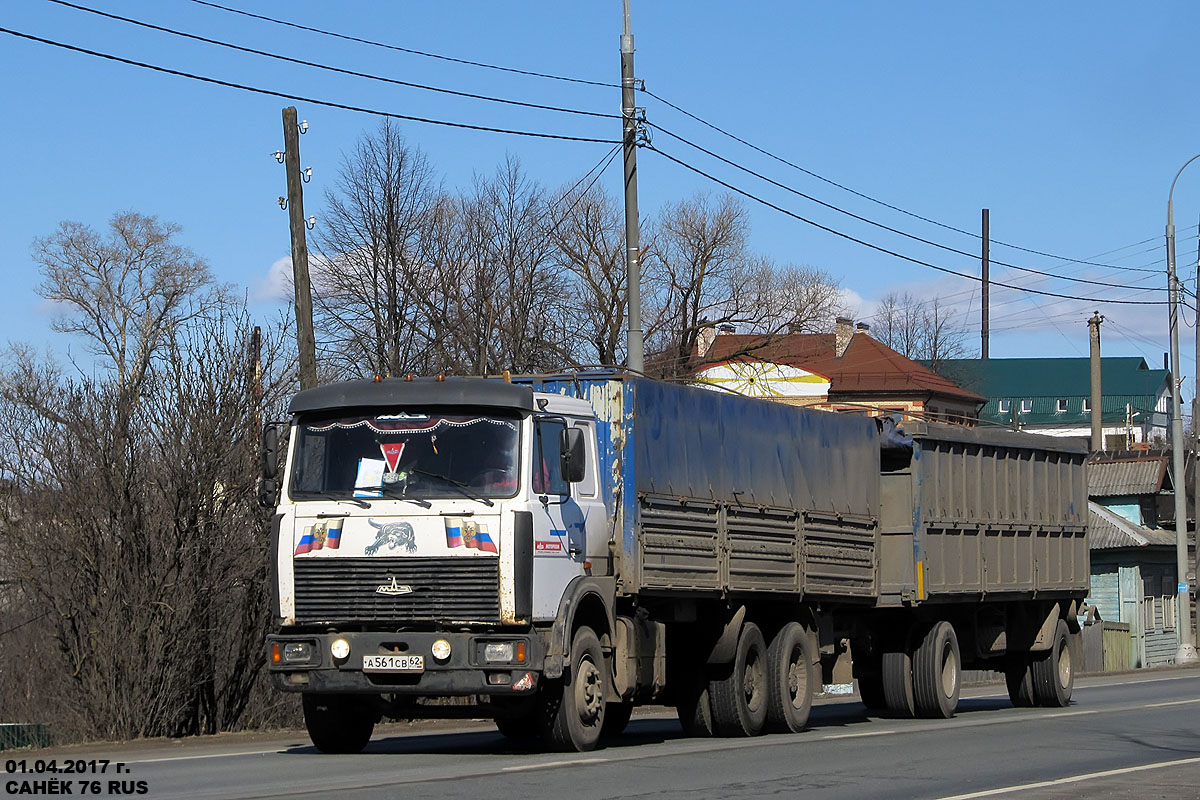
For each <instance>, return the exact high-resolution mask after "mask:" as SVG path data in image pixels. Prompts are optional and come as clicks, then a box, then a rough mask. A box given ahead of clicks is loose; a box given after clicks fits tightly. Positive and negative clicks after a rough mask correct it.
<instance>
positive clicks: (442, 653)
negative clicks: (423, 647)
mask: <svg viewBox="0 0 1200 800" xmlns="http://www.w3.org/2000/svg"><path fill="white" fill-rule="evenodd" d="M430 649H431V651H432V652H433V657H434V658H436V659H437V660H438V661H445V660H446V659H447V658H449V657H450V643H449V642H447V641H446V640H445V639H438V640H437V641H436V642H434V643H433V647H432V648H430Z"/></svg>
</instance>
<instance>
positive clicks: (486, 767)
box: [4, 670, 1200, 800]
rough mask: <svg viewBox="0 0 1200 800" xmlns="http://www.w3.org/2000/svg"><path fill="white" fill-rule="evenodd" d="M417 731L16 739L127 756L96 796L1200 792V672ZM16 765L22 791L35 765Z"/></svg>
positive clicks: (861, 799)
mask: <svg viewBox="0 0 1200 800" xmlns="http://www.w3.org/2000/svg"><path fill="white" fill-rule="evenodd" d="M415 731H416V732H405V731H403V730H402V729H401V728H399V727H398V726H389V727H387V728H384V729H381V730H380V731H379V732H377V734H376V736H375V738H374V739H373V740H372V742H371V743H370V745H369V746H368V748H367V750H366V752H364V753H362V754H360V755H353V756H327V755H322V754H320V753H317V752H316V751H315V750H313V749H312V747H311V746H310V745H309V744H308V741H307V738H306V737H305V736H304V735H303V734H293V735H291V736H287V735H283V736H279V737H270V738H266V739H263V738H258V739H254V740H244V739H238V738H236V737H235V738H233V739H229V740H227V741H221V740H220V739H217V740H211V739H210V740H207V741H199V742H188V743H185V744H183V745H179V744H157V745H156V744H152V743H151V744H131V745H124V746H119V747H113V748H109V749H104V750H100V749H94V748H87V749H74V748H72V749H71V750H69V751H58V752H56V751H43V752H37V753H22V754H19V755H21V756H24V757H25V758H27V759H33V758H50V757H54V756H58V757H59V758H60V759H61V758H63V757H64V756H69V757H70V758H92V757H100V758H109V759H112V760H113V761H122V762H124V763H125V764H126V767H125V769H126V770H127V772H126V773H123V774H121V775H114V774H112V773H111V770H110V774H108V775H101V776H91V778H92V779H98V780H100V781H101V784H100V785H99V787H93V788H99V789H100V795H99V796H116V793H115V792H113V793H110V792H109V789H110V788H113V789H118V788H121V789H126V790H134V789H135V788H136V787H135V784H133V783H130V782H131V781H144V782H145V783H144V784H143V786H144V788H145V790H146V792H145V793H144V794H143V795H142V796H145V797H171V798H243V797H246V798H249V797H274V798H278V797H313V798H317V797H331V796H335V797H337V798H339V800H342V799H343V798H405V799H406V800H415V799H416V798H419V799H420V800H436V799H437V798H475V799H479V800H483V799H485V798H486V799H487V800H491V799H492V798H511V797H522V798H524V797H559V798H564V800H588V799H589V798H654V800H672V798H684V797H687V798H692V797H712V798H725V797H737V798H768V797H791V796H796V795H799V794H801V793H803V796H804V797H805V798H854V800H869V798H941V799H942V800H950V798H953V799H954V800H967V799H968V798H976V797H979V798H983V797H1002V798H1018V797H1019V798H1022V800H1024V799H1025V798H1047V799H1049V798H1054V800H1060V799H1065V798H1078V797H1085V798H1106V799H1107V798H1138V800H1141V799H1142V798H1159V797H1161V798H1172V799H1173V800H1190V799H1191V798H1200V670H1169V671H1163V672H1155V673H1145V674H1135V675H1124V676H1119V677H1108V678H1090V679H1083V680H1079V681H1077V682H1076V686H1075V698H1074V702H1073V703H1072V705H1071V706H1070V707H1069V708H1065V709H1055V710H1048V709H1015V708H1012V707H1011V705H1010V704H1009V702H1008V698H1007V696H1006V695H1005V694H1004V693H1003V687H983V688H981V689H977V690H974V691H967V692H964V699H963V700H962V701H961V703H960V705H959V711H958V714H957V716H956V717H955V718H954V719H951V720H939V721H931V720H908V719H889V718H887V717H879V716H868V715H867V714H866V712H865V710H864V709H863V706H862V705H861V704H859V703H858V702H857V699H856V698H853V697H847V698H839V699H835V700H831V701H826V702H821V703H819V704H818V705H817V706H816V707H815V708H814V710H813V716H812V722H811V727H810V729H809V730H808V731H806V732H804V733H801V734H795V735H775V736H764V737H759V738H755V739H685V738H682V736H681V733H680V730H679V726H678V724H677V723H676V722H675V720H674V718H673V717H667V716H665V715H662V714H657V715H651V716H640V717H639V716H635V717H634V720H633V721H632V722H631V723H630V726H629V729H628V730H627V731H626V733H625V735H623V736H621V737H619V738H616V739H613V740H611V741H609V742H607V744H606V745H605V746H604V747H603V749H600V750H597V751H596V752H593V753H584V754H543V753H538V752H536V750H534V749H533V748H524V747H518V746H514V745H513V743H512V742H510V741H509V740H507V739H504V738H503V737H501V736H500V735H499V734H497V733H495V732H494V730H493V729H492V728H491V726H490V725H481V724H474V725H472V724H469V723H468V724H464V725H460V726H455V727H450V728H442V729H439V730H437V731H436V732H429V731H428V730H425V729H419V728H418V729H415ZM4 755H5V756H10V755H15V754H10V753H5V754H4ZM33 777H34V776H26V779H32V778H33ZM42 777H50V776H42ZM58 777H60V778H74V779H75V780H76V781H77V780H78V779H79V777H80V776H64V775H60V776H58ZM4 778H5V781H6V788H7V789H8V791H12V789H13V787H12V786H9V785H7V782H8V781H11V780H13V779H14V778H18V779H19V778H21V776H16V775H5V776H4ZM111 780H123V781H125V782H126V783H125V784H120V785H114V786H112V787H109V786H108V781H111ZM81 788H85V787H79V786H76V787H74V790H73V792H72V793H73V794H76V795H77V794H80V789H81Z"/></svg>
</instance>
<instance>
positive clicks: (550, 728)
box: [541, 625, 608, 753]
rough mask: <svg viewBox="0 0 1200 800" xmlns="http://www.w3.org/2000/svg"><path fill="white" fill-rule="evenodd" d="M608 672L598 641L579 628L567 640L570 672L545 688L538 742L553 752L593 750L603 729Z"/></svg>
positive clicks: (591, 631) (594, 636) (587, 629)
mask: <svg viewBox="0 0 1200 800" xmlns="http://www.w3.org/2000/svg"><path fill="white" fill-rule="evenodd" d="M607 676H608V668H607V666H606V665H605V663H604V653H603V652H602V651H601V649H600V640H599V639H598V638H597V637H596V633H595V631H593V630H592V629H591V628H589V627H587V626H586V625H585V626H581V627H580V628H579V629H578V630H577V631H575V636H574V638H572V640H571V669H570V670H569V671H568V672H567V673H566V674H564V675H563V679H562V680H561V681H555V682H554V683H553V684H551V685H549V686H546V687H545V695H544V703H545V705H544V706H543V710H542V718H541V721H542V726H543V727H542V738H543V739H544V740H545V742H546V744H547V745H548V746H550V747H551V748H553V749H555V750H561V751H566V752H570V751H576V752H580V753H583V752H587V751H589V750H594V749H595V748H596V744H597V742H599V741H600V732H601V730H603V728H604V716H605V713H604V712H605V706H606V703H605V700H604V698H605V695H606V694H608V677H607Z"/></svg>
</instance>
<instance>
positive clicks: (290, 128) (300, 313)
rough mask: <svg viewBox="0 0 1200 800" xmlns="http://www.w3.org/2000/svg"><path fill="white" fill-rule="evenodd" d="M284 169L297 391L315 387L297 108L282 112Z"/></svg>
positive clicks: (310, 286)
mask: <svg viewBox="0 0 1200 800" xmlns="http://www.w3.org/2000/svg"><path fill="white" fill-rule="evenodd" d="M283 167H284V169H285V170H286V171H287V193H288V194H287V208H288V223H289V226H290V227H291V231H292V277H293V283H295V284H296V346H297V348H298V349H299V351H300V388H301V389H311V388H313V387H314V386H316V385H317V344H316V337H315V336H314V335H313V315H312V284H311V283H310V282H309V278H308V242H307V241H306V240H305V238H304V189H303V188H302V178H301V174H300V126H299V125H297V124H296V107H295V106H288V107H287V108H285V109H284V110H283Z"/></svg>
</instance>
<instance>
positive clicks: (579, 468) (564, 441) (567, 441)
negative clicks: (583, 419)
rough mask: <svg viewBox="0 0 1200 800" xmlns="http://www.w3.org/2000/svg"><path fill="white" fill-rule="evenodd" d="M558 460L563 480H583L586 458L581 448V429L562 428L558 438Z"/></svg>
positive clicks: (571, 481) (570, 481)
mask: <svg viewBox="0 0 1200 800" xmlns="http://www.w3.org/2000/svg"><path fill="white" fill-rule="evenodd" d="M559 460H560V462H561V464H562V476H563V480H565V481H567V483H579V482H580V481H581V480H583V475H584V468H585V466H586V463H587V462H586V460H585V459H584V450H583V429H582V428H563V432H562V436H561V438H560V440H559Z"/></svg>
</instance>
